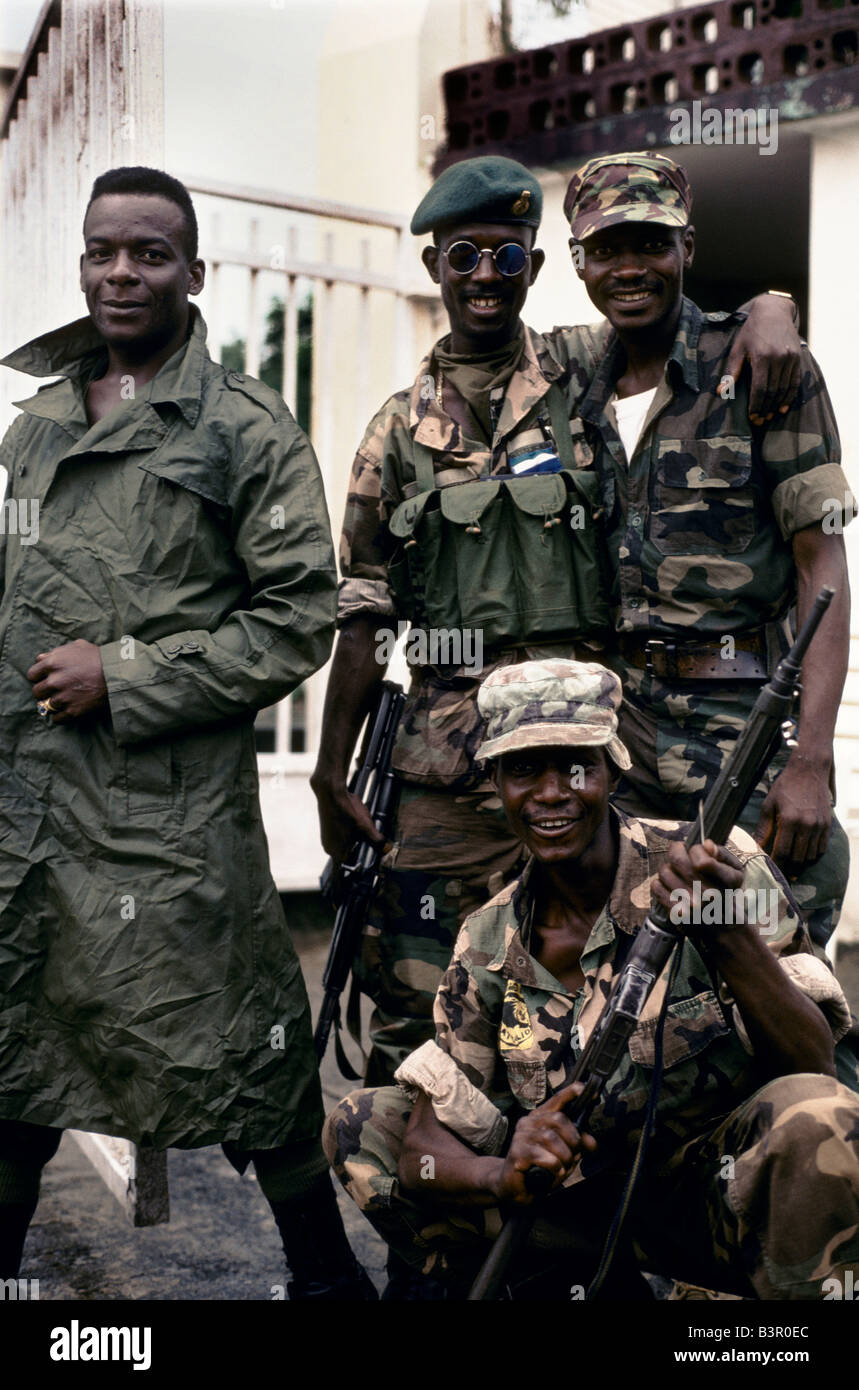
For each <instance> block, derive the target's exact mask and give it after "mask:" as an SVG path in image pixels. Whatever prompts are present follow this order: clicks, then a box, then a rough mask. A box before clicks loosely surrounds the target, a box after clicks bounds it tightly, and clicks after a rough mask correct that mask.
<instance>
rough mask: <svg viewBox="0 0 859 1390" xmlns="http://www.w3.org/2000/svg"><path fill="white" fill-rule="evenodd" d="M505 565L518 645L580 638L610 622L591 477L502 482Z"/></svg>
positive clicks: (571, 474)
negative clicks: (513, 595)
mask: <svg viewBox="0 0 859 1390" xmlns="http://www.w3.org/2000/svg"><path fill="white" fill-rule="evenodd" d="M506 486H507V493H508V498H509V503H508V506H509V512H510V516H509V521H508V529H509V536H510V552H509V562H508V563H509V565H510V567H511V569H512V574H513V576H514V577H515V584H516V588H517V591H518V605H517V606H518V611H519V616H520V620H521V624H522V626H521V637H522V640H527V639H528V638H530V637H532V636H534V635H537V634H539V635H540V636H541V637H545V636H551V635H557V636H561V635H564V636H572V635H584V634H586V633H589V632H593V631H595V630H597V629H599V628H601V627H605V626H607V625H608V622H609V610H608V603H607V598H606V588H605V582H604V573H603V564H602V561H601V559H600V554H599V552H600V548H601V547H602V545H603V544H604V542H603V540H602V537H601V535H600V532H599V529H598V526H597V523H596V522H595V520H594V512H595V510H596V507H597V505H598V488H599V484H598V479H597V477H596V475H595V474H593V473H592V472H590V471H585V470H580V469H579V470H572V469H565V470H564V471H563V472H561V473H555V474H549V475H543V476H539V475H538V476H533V477H531V478H521V479H519V478H512V479H509V480H507V482H506Z"/></svg>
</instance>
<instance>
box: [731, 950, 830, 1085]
mask: <svg viewBox="0 0 859 1390" xmlns="http://www.w3.org/2000/svg"><path fill="white" fill-rule="evenodd" d="M710 945H711V948H712V951H713V956H714V959H715V963H716V965H717V967H718V970H719V973H720V974H721V976H722V978H723V979H724V981H725V983H726V984H727V986H728V989H729V990H730V992H731V994H732V995H733V997H734V999H735V1001H736V1003H737V1007H738V1008H739V1011H740V1014H741V1015H742V1019H743V1023H744V1024H745V1027H746V1032H747V1033H748V1035H749V1042H750V1043H751V1045H752V1048H753V1049H754V1054H755V1058H756V1060H757V1061H758V1063H759V1064H760V1066H761V1068H762V1069H763V1070H764V1071H766V1072H767V1073H768V1074H769V1075H770V1076H773V1077H775V1076H789V1075H792V1074H794V1073H797V1072H820V1073H823V1074H824V1075H827V1076H834V1075H835V1057H834V1051H833V1042H832V1034H831V1032H830V1030H829V1025H828V1024H827V1022H826V1019H825V1018H824V1016H823V1014H822V1013H821V1011H820V1009H819V1008H818V1007H817V1005H816V1004H814V1003H813V1002H812V1001H811V1000H810V999H808V998H807V997H806V995H804V994H803V993H802V990H800V989H797V987H796V985H794V984H793V983H792V982H791V981H790V980H789V979H788V978H787V976H786V975H785V973H784V971H783V970H782V968H781V966H780V965H779V963H778V960H777V959H776V957H775V956H774V955H773V954H772V952H771V951H770V949H769V948H768V947H767V946H766V945H765V943H764V942H763V940H762V939H761V937H760V934H759V931H758V928H757V927H756V926H752V925H746V926H745V927H734V928H732V929H728V930H725V931H722V932H717V933H714V935H713V937H712V938H711V940H710Z"/></svg>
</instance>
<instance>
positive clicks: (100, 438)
mask: <svg viewBox="0 0 859 1390" xmlns="http://www.w3.org/2000/svg"><path fill="white" fill-rule="evenodd" d="M84 238H85V250H84V254H83V256H82V257H81V288H82V290H83V292H84V295H85V297H86V303H87V309H88V311H89V317H88V318H84V319H81V320H79V321H78V322H76V323H73V324H70V325H68V326H67V327H64V328H61V329H59V330H57V331H55V332H52V333H48V334H45V335H44V336H43V337H41V338H37V339H35V340H34V341H33V342H31V343H29V344H27V346H26V347H23V348H20V349H19V350H18V351H16V352H14V353H12V354H11V355H10V356H9V357H7V358H5V359H4V361H5V365H7V366H10V367H13V368H15V369H16V370H18V371H26V372H30V373H32V374H33V375H35V376H47V377H56V376H57V375H59V376H60V380H59V381H54V382H52V383H51V384H49V385H47V386H43V387H42V388H41V390H40V391H39V392H38V393H37V394H36V395H35V396H33V397H31V398H30V399H29V400H26V401H22V402H20V403H19V404H20V408H21V410H22V414H21V415H20V416H19V417H18V418H17V419H16V421H15V422H14V424H13V425H12V427H11V429H10V430H9V431H8V433H7V434H6V436H5V438H4V440H3V442H2V445H0V463H2V465H3V467H4V468H5V469H6V470H7V472H8V488H7V493H6V501H5V503H4V505H3V513H2V515H3V520H4V526H3V528H2V532H3V534H2V535H0V709H2V714H3V718H2V722H0V779H2V780H0V1277H4V1278H5V1277H10V1276H13V1275H14V1274H15V1273H16V1272H17V1269H18V1265H19V1261H20V1256H21V1250H22V1247H23V1242H24V1238H25V1235H26V1230H27V1226H28V1224H29V1221H30V1219H31V1217H32V1214H33V1211H34V1210H35V1206H36V1202H37V1198H38V1190H39V1178H40V1173H41V1169H42V1167H43V1165H44V1164H45V1163H46V1162H47V1161H48V1159H50V1157H51V1156H52V1155H53V1153H54V1152H55V1151H56V1148H57V1145H58V1144H59V1140H60V1136H61V1133H62V1130H63V1129H64V1128H66V1127H68V1126H73V1127H76V1128H82V1129H86V1130H93V1131H96V1132H100V1133H107V1134H114V1135H121V1136H124V1137H126V1138H128V1139H131V1140H133V1141H135V1142H136V1143H137V1144H140V1145H151V1146H152V1147H154V1148H159V1149H164V1148H167V1147H169V1146H175V1147H178V1148H194V1147H197V1146H200V1145H206V1144H215V1143H221V1144H223V1145H224V1149H225V1152H226V1153H227V1156H228V1158H230V1160H231V1162H233V1164H234V1165H235V1166H236V1167H237V1168H238V1169H239V1170H240V1171H243V1170H244V1168H245V1167H246V1166H247V1164H248V1163H249V1162H250V1161H251V1160H253V1162H254V1164H255V1167H256V1172H257V1176H258V1178H259V1180H260V1185H261V1187H262V1190H263V1192H264V1193H265V1195H266V1197H267V1198H268V1200H269V1202H270V1204H271V1207H272V1210H273V1212H274V1215H275V1218H276V1220H277V1223H278V1227H279V1229H280V1232H281V1236H282V1238H283V1242H284V1249H285V1251H286V1255H287V1260H288V1263H289V1266H290V1270H291V1274H292V1282H291V1284H290V1285H289V1293H290V1297H292V1298H309V1297H321V1298H341V1299H342V1298H345V1299H362V1298H372V1297H374V1296H375V1293H374V1291H373V1290H372V1286H371V1285H370V1284H369V1281H368V1280H367V1278H366V1275H365V1274H364V1273H363V1271H362V1270H361V1269H360V1266H358V1265H357V1264H356V1262H355V1261H354V1257H353V1256H352V1253H351V1251H350V1249H349V1246H348V1243H347V1241H346V1238H345V1235H344V1232H343V1228H342V1223H341V1221H340V1217H339V1214H338V1210H337V1206H336V1203H335V1199H334V1193H333V1189H332V1186H331V1181H330V1178H329V1176H328V1173H327V1165H326V1162H325V1159H324V1157H323V1154H322V1151H321V1148H320V1145H319V1132H320V1129H321V1124H322V1118H323V1115H322V1106H321V1095H320V1087H319V1078H318V1072H317V1068H316V1062H315V1058H314V1053H313V1046H312V1037H311V1030H310V1020H309V1010H308V1004H307V996H306V993H305V989H304V983H303V980H302V977H301V971H300V969H299V965H298V960H297V957H296V954H295V951H294V949H293V946H292V944H291V941H290V938H289V934H288V931H287V928H286V924H285V921H284V917H283V912H282V909H281V906H280V902H279V899H278V895H277V892H276V890H275V886H274V883H273V881H272V878H271V874H270V871H269V864H268V850H267V845H266V839H265V834H264V831H263V825H262V820H261V816H260V808H259V799H258V786H257V772H256V758H255V748H254V734H253V720H254V714H255V712H256V711H257V710H258V709H260V708H261V707H263V706H265V705H270V704H272V703H273V702H274V701H276V700H280V699H282V698H283V697H284V696H285V695H287V694H288V693H289V691H291V690H293V689H294V688H295V687H296V686H297V685H298V684H299V683H300V682H301V681H302V680H304V679H305V678H306V677H307V676H309V675H310V674H311V673H312V672H313V671H315V670H317V669H318V668H319V667H320V666H321V665H322V664H323V662H324V661H325V660H326V659H327V657H328V654H329V651H330V647H331V641H332V635H333V630H334V609H335V571H334V559H333V551H332V545H331V538H330V532H329V525H328V517H327V513H326V508H325V500H324V495H323V490H322V482H321V478H320V475H319V470H318V466H317V463H316V459H315V457H314V455H313V451H312V449H311V447H310V445H309V443H308V441H307V439H306V437H305V436H304V434H303V433H302V432H301V430H299V429H298V427H297V426H296V424H295V422H294V420H293V419H292V417H291V415H290V414H289V411H288V410H287V409H286V407H285V406H284V403H283V401H282V400H281V398H280V397H279V396H278V395H277V394H276V393H275V392H273V391H271V390H269V389H268V388H267V387H265V386H263V385H261V384H260V383H259V382H258V381H255V380H253V379H252V378H250V377H246V376H242V375H239V374H238V373H235V372H227V371H225V370H224V369H223V368H222V367H220V366H219V365H217V364H216V363H214V362H213V361H212V360H211V358H210V357H209V354H208V352H207V351H206V346H205V325H204V323H203V321H202V319H201V317H200V314H199V312H198V311H197V309H196V308H195V307H193V306H192V305H191V304H190V303H189V300H188V296H189V295H196V294H199V292H200V290H201V289H202V287H203V276H204V265H203V262H202V261H201V260H199V259H198V257H197V226H196V219H195V216H194V210H193V207H192V205H191V200H190V198H189V197H188V193H187V190H186V189H185V188H184V187H183V185H182V184H180V183H178V182H177V181H176V180H175V179H171V178H170V177H169V176H168V175H166V174H163V173H161V172H160V171H156V170H147V169H139V168H135V169H118V170H111V171H110V172H109V173H107V174H105V175H102V176H101V178H99V179H98V180H97V181H96V183H95V185H94V187H93V193H92V196H91V199H90V203H89V206H88V208H87V213H86V218H85V222H84ZM19 523H20V524H19Z"/></svg>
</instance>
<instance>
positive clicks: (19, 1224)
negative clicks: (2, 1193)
mask: <svg viewBox="0 0 859 1390" xmlns="http://www.w3.org/2000/svg"><path fill="white" fill-rule="evenodd" d="M37 1201H38V1199H36V1201H32V1202H3V1201H0V1279H16V1278H17V1277H18V1273H19V1271H20V1269H21V1256H22V1254H23V1252H24V1241H25V1240H26V1239H27V1231H28V1229H29V1226H30V1222H31V1221H32V1219H33V1213H34V1211H35V1210H36V1204H37Z"/></svg>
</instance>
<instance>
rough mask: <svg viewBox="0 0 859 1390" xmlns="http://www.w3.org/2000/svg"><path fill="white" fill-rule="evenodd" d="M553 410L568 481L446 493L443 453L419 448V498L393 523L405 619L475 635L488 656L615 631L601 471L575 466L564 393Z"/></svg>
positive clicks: (557, 477) (501, 479)
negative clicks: (438, 473) (437, 465)
mask: <svg viewBox="0 0 859 1390" xmlns="http://www.w3.org/2000/svg"><path fill="white" fill-rule="evenodd" d="M546 404H547V407H548V411H549V419H550V421H551V426H552V434H553V436H554V441H555V446H556V448H557V452H558V459H559V461H560V464H561V468H560V471H559V472H556V473H535V474H532V475H530V476H529V475H526V476H524V477H517V476H515V475H513V474H511V475H503V476H498V477H493V478H480V479H477V480H475V481H472V482H466V483H458V484H453V485H451V486H447V487H439V486H438V485H437V484H436V481H435V472H434V468H433V455H432V453H431V452H430V450H429V449H427V448H426V447H425V446H424V445H422V444H419V443H418V442H417V441H413V449H414V456H413V457H414V467H415V478H416V481H417V493H416V494H415V496H413V497H409V498H407V499H406V501H404V502H401V503H400V505H399V506H398V507H397V509H396V511H395V512H394V513H393V515H392V517H391V519H390V522H389V523H388V524H389V530H390V532H391V534H392V536H394V537H395V539H396V540H397V541H398V542H399V543H400V544H399V545H398V547H397V550H396V552H395V554H394V556H393V557H392V560H391V562H390V563H389V565H388V578H389V582H390V584H391V588H392V589H393V592H394V595H395V597H396V601H397V606H398V610H399V612H400V613H401V614H402V615H403V616H405V617H409V618H410V619H411V620H412V622H414V623H415V624H417V625H419V626H421V627H425V628H436V629H445V628H446V629H459V630H463V629H471V630H475V629H477V630H480V631H482V634H483V645H484V648H492V647H499V646H509V645H516V644H521V643H525V642H532V641H534V639H535V638H538V637H543V638H549V637H551V638H552V639H553V640H557V639H559V638H561V637H571V638H574V637H583V636H585V635H587V634H592V633H595V632H597V631H598V630H600V629H605V628H606V627H607V626H609V622H610V615H609V604H608V598H607V583H606V573H607V565H608V552H607V550H606V548H605V542H604V539H603V535H602V529H601V527H600V525H599V521H598V518H599V515H600V512H601V505H600V495H599V483H598V478H597V475H596V472H595V471H594V470H593V469H589V468H576V467H575V455H574V452H573V446H572V441H571V438H570V422H569V419H568V417H567V410H566V402H565V400H564V396H563V394H562V392H561V390H560V389H559V388H558V387H557V386H555V385H553V386H551V387H550V388H549V391H548V394H547V397H546Z"/></svg>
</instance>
